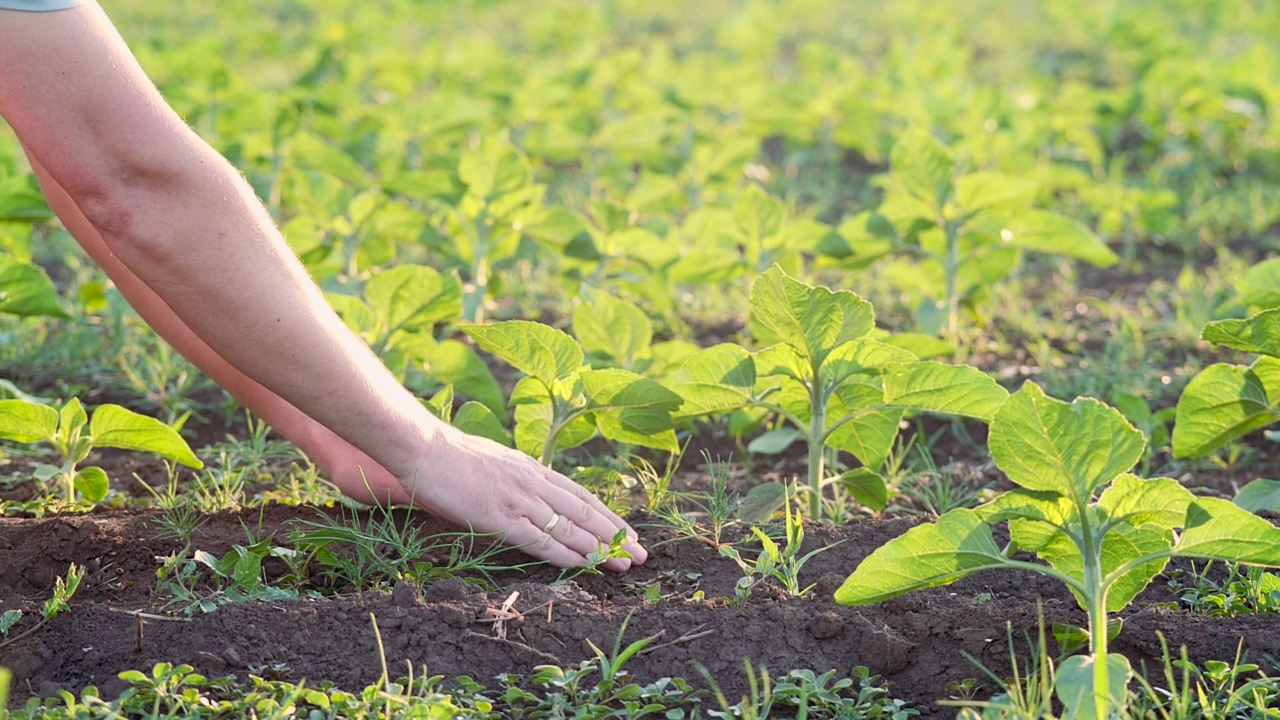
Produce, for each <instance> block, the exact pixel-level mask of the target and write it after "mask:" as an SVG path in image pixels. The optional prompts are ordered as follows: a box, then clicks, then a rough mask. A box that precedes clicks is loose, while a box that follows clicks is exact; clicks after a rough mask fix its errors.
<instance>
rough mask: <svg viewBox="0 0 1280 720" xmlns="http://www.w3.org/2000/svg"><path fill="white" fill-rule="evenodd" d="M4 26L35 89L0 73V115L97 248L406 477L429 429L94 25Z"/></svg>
mask: <svg viewBox="0 0 1280 720" xmlns="http://www.w3.org/2000/svg"><path fill="white" fill-rule="evenodd" d="M16 15H18V16H20V17H15V16H14V14H10V15H9V16H7V17H6V22H8V23H9V28H10V31H11V32H10V33H9V37H7V39H6V41H5V42H6V45H7V47H5V48H0V54H5V55H8V56H11V57H12V58H13V59H12V60H10V61H6V62H14V63H18V64H16V65H15V66H14V67H15V68H17V69H19V70H24V71H25V70H26V68H27V67H30V64H29V63H28V64H22V63H23V61H22V60H21V59H22V58H29V57H37V56H38V57H40V61H39V66H38V67H39V79H36V80H31V81H29V80H27V79H26V77H27V74H26V73H25V72H14V73H10V72H9V69H8V68H6V70H5V72H0V101H3V103H4V104H3V106H0V112H3V114H4V115H5V117H6V118H7V119H8V120H9V121H10V124H11V125H12V126H13V127H14V129H15V130H16V131H17V132H18V135H19V137H20V138H21V139H22V140H23V142H24V144H25V145H26V146H27V147H28V148H29V149H30V151H31V154H32V155H33V157H34V158H35V159H36V161H37V162H38V163H39V164H40V165H41V166H43V168H44V169H45V170H46V171H47V173H48V176H49V177H50V178H52V180H53V182H54V183H56V184H57V185H58V186H60V187H62V188H64V189H65V190H66V192H67V193H68V195H69V197H70V199H71V200H72V202H73V203H74V204H75V206H76V207H77V208H78V209H79V210H80V211H81V212H82V213H83V215H84V217H85V218H86V220H87V221H88V223H89V224H91V226H92V227H93V229H94V230H95V231H96V232H97V233H98V235H99V236H100V237H101V239H102V241H103V243H104V246H105V247H106V248H108V249H109V250H110V251H111V253H112V254H113V255H114V256H115V257H116V258H118V260H119V262H120V263H121V264H123V265H124V266H126V267H128V268H129V269H130V270H131V271H132V272H133V274H135V275H136V276H137V277H138V278H139V279H140V280H141V281H142V282H143V283H144V284H145V285H146V286H147V287H149V288H150V289H151V290H152V291H154V292H155V294H156V295H157V296H158V297H159V298H160V299H161V300H163V302H164V304H165V305H166V306H167V307H168V308H170V309H171V310H172V312H173V313H174V315H175V316H176V317H177V318H179V319H180V320H181V321H182V323H183V324H184V325H185V326H186V327H188V328H190V329H191V330H192V331H193V332H194V334H195V335H197V336H198V337H199V338H200V339H201V340H202V341H203V342H204V343H206V344H207V345H208V346H209V347H210V348H211V349H212V350H213V352H214V353H216V354H217V355H218V356H220V357H221V358H224V359H225V360H226V362H228V363H229V364H230V365H231V366H233V367H234V368H236V369H237V370H238V371H240V372H242V373H243V374H244V375H245V376H247V377H248V378H250V379H252V380H253V381H255V382H256V383H258V384H260V385H262V386H263V387H265V388H267V389H269V390H270V391H271V392H272V393H274V394H276V395H278V396H279V397H281V398H284V399H285V400H287V401H288V403H289V404H291V405H292V406H294V407H295V408H296V409H297V410H299V411H301V412H302V413H303V414H305V415H307V416H309V417H311V418H314V419H315V420H316V421H317V422H318V423H319V424H320V425H323V426H325V427H327V428H329V429H331V430H333V431H334V432H335V433H336V434H338V435H339V436H341V437H342V438H344V439H345V440H347V441H349V442H350V443H351V444H352V445H354V446H355V447H358V448H361V449H362V450H364V451H366V452H368V453H369V454H370V456H372V457H373V459H374V460H376V461H377V462H378V463H379V464H381V465H382V466H383V467H385V468H386V469H387V470H389V471H391V472H392V473H394V474H395V475H396V476H397V477H398V478H400V479H401V480H402V481H407V480H411V479H412V478H413V477H415V475H416V473H417V472H418V470H419V469H420V468H421V467H422V466H423V464H424V461H425V455H426V454H427V451H429V450H430V449H432V448H434V447H438V439H439V435H440V433H441V432H442V431H443V430H444V428H443V427H442V424H441V423H440V422H439V421H438V420H436V418H434V417H433V416H432V415H431V414H430V413H429V412H427V411H426V409H425V408H423V407H422V406H421V404H420V403H418V402H417V400H416V399H415V398H414V397H413V396H412V395H411V394H410V393H408V392H407V391H406V390H405V389H404V388H403V387H402V386H401V385H400V384H399V383H398V382H397V381H396V379H395V378H394V376H392V375H391V374H390V372H388V371H387V370H386V369H385V367H383V365H382V364H381V362H380V361H379V360H378V358H377V357H376V356H374V354H373V353H372V352H371V351H370V350H369V349H368V348H367V347H366V346H365V345H364V344H363V343H362V342H361V341H360V340H359V339H358V338H357V337H355V335H353V334H352V333H351V332H350V331H349V330H348V329H347V328H346V326H345V325H343V323H342V321H341V320H340V319H339V318H338V317H337V315H336V314H334V313H333V311H332V310H331V309H330V308H329V307H328V304H327V303H326V302H325V300H324V298H323V296H322V294H321V293H320V290H319V288H317V287H316V286H315V284H314V283H312V282H311V280H310V278H309V277H308V276H307V274H306V272H305V270H304V269H303V268H302V265H301V264H300V263H299V262H298V260H297V259H296V258H295V257H294V256H293V254H292V253H291V252H290V250H289V248H288V246H287V245H286V244H285V243H284V241H283V239H282V238H281V237H280V235H279V233H278V232H277V231H276V229H275V227H274V225H273V223H272V222H271V219H270V218H269V217H268V216H267V214H266V211H265V210H264V209H263V208H262V206H261V204H260V203H259V202H258V201H257V199H256V198H255V197H254V196H253V193H252V192H251V190H250V188H249V187H248V184H247V183H246V182H245V181H244V179H243V177H242V176H241V175H240V174H239V173H238V172H237V171H236V170H235V169H234V168H232V167H231V166H230V165H229V164H228V163H227V162H226V161H225V160H223V159H222V158H221V157H220V156H218V155H217V153H215V152H214V151H213V150H212V149H211V148H209V147H208V145H206V144H205V143H204V142H203V141H201V140H200V139H199V138H198V137H196V135H195V134H194V133H193V132H191V131H190V130H189V129H188V128H187V127H186V126H185V125H184V124H183V123H182V121H181V119H180V118H178V117H177V116H176V115H175V114H174V113H173V111H172V110H171V109H170V108H169V107H168V106H167V105H166V104H165V103H164V101H163V99H162V98H160V96H159V93H158V92H156V90H155V88H154V86H152V85H151V84H150V81H149V80H147V79H146V76H145V74H143V72H142V70H141V68H139V67H138V66H137V64H136V61H134V60H133V58H132V56H131V55H130V54H129V53H128V50H127V48H125V47H124V43H123V41H122V40H120V38H119V35H118V34H116V33H115V32H114V29H112V28H111V27H110V24H109V22H107V21H106V19H105V16H103V15H102V14H101V10H100V9H98V8H96V7H93V6H86V7H84V8H79V9H77V10H74V11H66V12H62V13H50V14H48V15H47V16H45V15H42V16H40V17H35V18H31V17H25V16H21V15H22V14H20V13H19V14H16ZM23 24H29V25H30V26H31V33H30V34H24V33H23V32H22V31H21V27H20V26H21V25H23ZM40 34H44V35H46V36H47V37H45V38H42V39H37V37H33V36H39V35H40ZM29 37H30V38H31V43H32V46H31V47H24V46H23V43H24V42H26V41H27V38H29ZM59 37H66V38H71V37H76V38H81V40H80V42H81V44H80V45H76V46H72V45H66V46H65V47H64V46H62V45H59V44H57V42H56V38H59ZM49 38H54V39H55V40H54V42H53V46H52V47H50V45H51V41H50V39H49ZM103 58H110V59H111V62H110V63H104V62H102V59H103ZM45 78H49V79H52V78H57V81H56V82H49V81H48V80H45Z"/></svg>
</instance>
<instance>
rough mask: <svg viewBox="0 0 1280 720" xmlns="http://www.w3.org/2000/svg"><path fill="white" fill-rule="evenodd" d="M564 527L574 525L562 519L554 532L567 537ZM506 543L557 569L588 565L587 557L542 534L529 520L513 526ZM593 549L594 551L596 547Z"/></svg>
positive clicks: (540, 529) (550, 536)
mask: <svg viewBox="0 0 1280 720" xmlns="http://www.w3.org/2000/svg"><path fill="white" fill-rule="evenodd" d="M564 525H572V523H570V522H566V521H565V520H564V518H561V519H560V522H559V524H558V526H557V527H555V528H553V529H552V532H554V533H557V534H561V535H567V534H568V531H562V530H561V529H560V526H564ZM577 532H580V533H581V532H583V531H582V530H578V531H577ZM506 542H507V543H508V544H510V545H514V546H515V547H518V548H520V549H521V550H523V551H525V552H526V553H528V554H530V555H532V556H533V557H536V558H538V559H539V560H546V561H547V562H549V563H551V564H552V565H555V566H556V567H562V568H567V567H578V566H580V565H586V564H587V556H586V555H584V554H582V553H578V552H575V551H573V550H571V549H569V547H568V546H566V545H565V544H564V543H562V542H560V541H559V540H557V539H556V538H555V537H554V536H552V535H549V534H547V533H544V532H542V528H540V527H535V526H534V524H533V523H532V522H530V521H529V519H528V518H522V519H520V520H517V521H516V522H514V523H512V524H511V529H510V530H509V531H508V532H507V538H506ZM592 549H593V550H594V546H593V548H592ZM610 569H613V568H610Z"/></svg>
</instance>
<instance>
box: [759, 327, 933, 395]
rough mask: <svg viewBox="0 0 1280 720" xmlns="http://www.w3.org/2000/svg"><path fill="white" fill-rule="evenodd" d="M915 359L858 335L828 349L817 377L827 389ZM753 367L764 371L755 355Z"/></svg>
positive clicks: (882, 372)
mask: <svg viewBox="0 0 1280 720" xmlns="http://www.w3.org/2000/svg"><path fill="white" fill-rule="evenodd" d="M761 354H763V353H761ZM915 360H916V358H915V356H914V355H912V354H911V351H910V350H904V349H902V348H900V347H895V346H893V345H890V344H888V343H884V342H880V341H879V340H873V339H871V338H858V339H857V340H854V341H853V342H847V343H845V344H843V345H841V346H840V347H838V348H836V349H835V350H832V351H831V354H830V355H828V356H827V361H826V362H825V363H823V365H822V368H821V369H820V370H819V376H820V379H821V381H822V385H823V387H828V388H829V387H834V386H838V385H840V384H841V383H843V382H844V381H845V380H847V379H848V378H849V377H850V376H852V375H855V374H860V373H861V374H866V375H883V374H885V373H886V371H888V370H890V369H892V368H895V367H897V366H899V365H903V364H906V363H911V362H915ZM756 367H757V368H759V369H760V371H761V374H765V373H764V365H762V364H761V358H760V356H759V355H758V356H757V359H756ZM806 376H807V373H806Z"/></svg>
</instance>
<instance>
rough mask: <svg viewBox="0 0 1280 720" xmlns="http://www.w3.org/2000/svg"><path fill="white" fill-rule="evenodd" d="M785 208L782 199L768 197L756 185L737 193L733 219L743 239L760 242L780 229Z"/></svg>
mask: <svg viewBox="0 0 1280 720" xmlns="http://www.w3.org/2000/svg"><path fill="white" fill-rule="evenodd" d="M785 216H786V208H785V207H783V205H782V201H780V200H778V199H776V198H772V197H769V195H768V194H767V193H765V192H764V191H763V190H761V189H760V186H758V185H752V186H751V187H749V188H748V189H747V190H746V191H744V192H742V193H741V194H739V195H738V199H737V201H736V202H735V203H734V205H733V221H734V225H735V226H736V228H737V230H738V232H739V233H741V237H742V239H743V240H744V241H746V242H750V243H756V244H758V243H760V242H761V241H762V240H764V239H765V238H767V237H769V236H771V235H775V234H777V232H778V231H779V230H781V229H782V220H783V218H784V217H785Z"/></svg>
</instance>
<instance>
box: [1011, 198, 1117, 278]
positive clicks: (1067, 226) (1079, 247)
mask: <svg viewBox="0 0 1280 720" xmlns="http://www.w3.org/2000/svg"><path fill="white" fill-rule="evenodd" d="M1004 225H1005V228H1004V231H1002V232H1001V238H1002V239H1003V240H1004V241H1005V242H1007V243H1010V244H1012V245H1017V246H1018V247H1024V248H1027V249H1028V250H1037V251H1039V252H1044V253H1052V254H1054V255H1066V256H1067V257H1073V258H1077V259H1079V260H1083V261H1085V262H1087V263H1089V264H1090V265H1096V266H1098V267H1108V266H1111V265H1114V264H1116V262H1118V261H1119V259H1120V258H1119V256H1117V255H1116V254H1115V252H1114V251H1112V250H1111V248H1109V247H1107V244H1106V243H1104V242H1102V241H1101V240H1099V239H1098V236H1097V235H1094V234H1093V233H1092V232H1090V231H1089V229H1088V228H1086V227H1085V226H1084V225H1081V224H1080V223H1078V222H1076V221H1075V220H1072V219H1071V218H1068V217H1065V216H1063V215H1059V214H1057V213H1052V212H1049V211H1048V210H1024V211H1022V212H1019V213H1017V214H1015V215H1013V216H1012V217H1009V218H1006V219H1005V222H1004Z"/></svg>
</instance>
